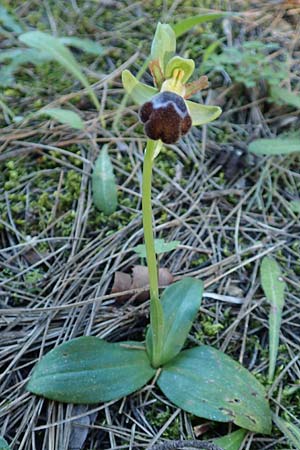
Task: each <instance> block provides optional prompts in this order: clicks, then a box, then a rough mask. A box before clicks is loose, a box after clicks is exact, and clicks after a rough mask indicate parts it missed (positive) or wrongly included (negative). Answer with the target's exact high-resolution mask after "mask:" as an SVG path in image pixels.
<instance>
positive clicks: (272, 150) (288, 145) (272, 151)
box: [248, 138, 300, 155]
mask: <svg viewBox="0 0 300 450" xmlns="http://www.w3.org/2000/svg"><path fill="white" fill-rule="evenodd" d="M248 148H249V151H250V152H253V153H256V154H257V155H288V154H290V153H293V152H300V139H295V138H275V139H257V140H256V141H253V142H251V143H250V144H249V147H248Z"/></svg>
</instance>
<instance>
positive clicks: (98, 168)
mask: <svg viewBox="0 0 300 450" xmlns="http://www.w3.org/2000/svg"><path fill="white" fill-rule="evenodd" d="M107 149H108V146H107V145H103V148H102V150H101V152H100V154H99V156H98V158H97V159H96V161H95V167H94V170H93V174H92V195H93V202H94V205H95V206H96V208H97V209H99V211H103V212H104V214H106V215H110V214H112V213H114V212H115V211H116V209H117V205H118V192H117V185H116V180H115V176H114V172H113V166H112V163H111V161H110V157H109V154H108V151H107Z"/></svg>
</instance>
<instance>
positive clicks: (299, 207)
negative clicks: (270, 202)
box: [289, 200, 300, 213]
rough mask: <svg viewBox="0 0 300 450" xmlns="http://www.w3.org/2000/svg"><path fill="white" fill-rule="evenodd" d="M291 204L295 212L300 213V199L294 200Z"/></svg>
mask: <svg viewBox="0 0 300 450" xmlns="http://www.w3.org/2000/svg"><path fill="white" fill-rule="evenodd" d="M289 206H290V208H291V210H292V211H293V212H295V213H300V200H292V201H291V202H290V203H289Z"/></svg>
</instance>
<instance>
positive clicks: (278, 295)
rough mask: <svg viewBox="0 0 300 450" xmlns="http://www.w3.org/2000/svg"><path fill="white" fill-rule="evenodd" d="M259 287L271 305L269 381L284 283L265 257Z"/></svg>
mask: <svg viewBox="0 0 300 450" xmlns="http://www.w3.org/2000/svg"><path fill="white" fill-rule="evenodd" d="M260 279H261V285H262V288H263V290H264V293H265V296H266V297H267V300H268V302H269V303H270V305H271V308H270V311H269V375H268V376H269V381H272V380H273V377H274V372H275V367H276V360H277V353H278V345H279V333H280V324H281V318H282V309H283V306H284V289H285V287H286V284H285V282H284V281H283V279H282V272H281V269H280V266H279V265H278V264H277V262H276V261H275V259H273V258H271V257H270V256H265V257H264V258H263V260H262V263H261V266H260Z"/></svg>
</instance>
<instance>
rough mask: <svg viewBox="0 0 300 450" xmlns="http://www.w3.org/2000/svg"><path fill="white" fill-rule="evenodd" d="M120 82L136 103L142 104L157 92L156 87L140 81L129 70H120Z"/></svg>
mask: <svg viewBox="0 0 300 450" xmlns="http://www.w3.org/2000/svg"><path fill="white" fill-rule="evenodd" d="M122 82H123V86H124V89H125V91H126V92H127V94H129V95H130V96H131V98H132V100H133V101H134V102H135V103H137V104H138V105H143V104H144V103H146V102H148V101H149V100H151V98H152V97H153V96H154V95H155V94H157V93H158V90H157V89H156V88H154V87H151V86H148V85H147V84H144V83H141V82H140V81H139V80H138V79H137V78H136V77H135V76H134V75H132V73H131V72H129V70H124V71H123V72H122Z"/></svg>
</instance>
